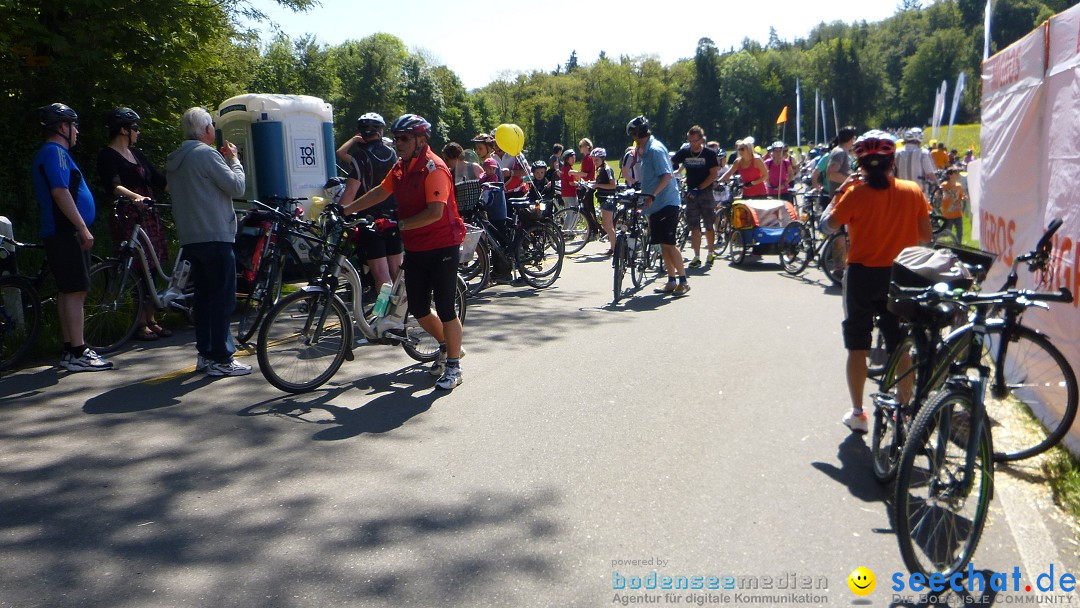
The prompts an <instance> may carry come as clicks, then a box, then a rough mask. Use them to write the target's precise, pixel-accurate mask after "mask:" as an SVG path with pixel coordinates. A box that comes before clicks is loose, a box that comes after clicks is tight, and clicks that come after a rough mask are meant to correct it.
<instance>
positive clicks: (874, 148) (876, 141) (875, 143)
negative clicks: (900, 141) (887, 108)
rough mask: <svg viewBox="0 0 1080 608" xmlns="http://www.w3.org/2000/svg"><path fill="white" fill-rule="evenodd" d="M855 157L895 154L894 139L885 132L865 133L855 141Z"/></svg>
mask: <svg viewBox="0 0 1080 608" xmlns="http://www.w3.org/2000/svg"><path fill="white" fill-rule="evenodd" d="M853 150H854V152H855V156H857V157H859V158H862V157H864V156H891V155H892V154H894V153H895V152H896V137H894V136H893V135H892V134H891V133H886V132H885V131H878V130H877V129H875V130H873V131H867V132H866V133H863V134H862V135H861V136H860V137H859V139H856V140H855V147H854V148H853Z"/></svg>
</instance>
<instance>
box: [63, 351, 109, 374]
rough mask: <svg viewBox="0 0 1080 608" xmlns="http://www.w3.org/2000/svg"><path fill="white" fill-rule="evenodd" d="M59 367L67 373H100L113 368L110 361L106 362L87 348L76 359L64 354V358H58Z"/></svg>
mask: <svg viewBox="0 0 1080 608" xmlns="http://www.w3.org/2000/svg"><path fill="white" fill-rule="evenodd" d="M60 366H61V367H63V368H65V369H67V370H68V371H69V372H100V371H102V370H106V369H112V368H113V364H112V361H106V360H105V359H103V358H102V357H101V355H99V354H97V353H95V352H94V349H92V348H87V349H86V350H84V351H83V353H82V354H81V355H79V356H78V357H76V356H75V355H72V354H70V353H64V356H63V357H61V358H60Z"/></svg>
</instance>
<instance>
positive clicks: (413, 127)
mask: <svg viewBox="0 0 1080 608" xmlns="http://www.w3.org/2000/svg"><path fill="white" fill-rule="evenodd" d="M390 131H391V132H393V133H412V134H413V135H428V134H429V133H430V132H431V123H430V122H428V121H427V120H425V119H424V117H423V116H418V115H416V114H402V115H401V116H399V117H398V119H397V120H395V121H394V124H393V125H391V126H390Z"/></svg>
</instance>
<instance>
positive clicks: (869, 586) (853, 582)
mask: <svg viewBox="0 0 1080 608" xmlns="http://www.w3.org/2000/svg"><path fill="white" fill-rule="evenodd" d="M847 586H848V589H851V592H852V593H854V594H855V595H870V592H872V591H873V590H874V587H876V586H877V577H875V576H874V573H873V572H871V571H870V569H869V568H864V567H862V566H859V567H858V568H856V569H855V570H853V571H852V572H851V574H849V575H848V579H847Z"/></svg>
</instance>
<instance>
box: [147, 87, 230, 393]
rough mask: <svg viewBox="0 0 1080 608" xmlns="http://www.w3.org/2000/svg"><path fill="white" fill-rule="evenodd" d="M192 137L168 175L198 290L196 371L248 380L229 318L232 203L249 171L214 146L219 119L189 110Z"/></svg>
mask: <svg viewBox="0 0 1080 608" xmlns="http://www.w3.org/2000/svg"><path fill="white" fill-rule="evenodd" d="M180 125H181V127H182V128H183V130H184V137H186V138H187V139H186V140H185V141H184V143H182V144H181V145H180V147H179V148H178V149H177V150H175V151H174V152H173V153H172V154H170V155H169V159H168V162H167V163H166V164H165V172H166V175H167V177H168V180H169V187H170V189H171V191H172V199H173V217H174V218H175V220H176V231H177V234H178V235H179V237H180V245H181V246H182V247H183V248H184V259H185V260H187V261H188V262H190V263H191V277H192V280H193V281H194V287H195V302H194V306H195V347H196V349H197V350H198V352H199V354H198V357H197V359H196V364H195V369H196V370H197V371H205V372H206V373H207V374H208V375H211V376H243V375H245V374H249V373H251V366H250V365H244V364H242V363H239V362H237V361H236V360H235V359H233V353H235V352H236V346H235V345H234V344H233V340H232V332H230V331H229V316H230V315H231V314H232V311H233V307H234V306H235V305H236V258H235V256H234V255H233V241H234V240H235V238H236V214H235V213H234V212H233V204H232V199H233V198H234V197H240V196H243V194H244V167H243V166H242V165H241V164H240V161H239V160H238V159H237V157H236V146H235V145H233V144H232V143H230V142H228V141H226V142H225V145H223V146H222V147H221V150H220V152H219V151H218V150H215V149H214V148H213V146H212V145H211V144H213V143H214V140H215V137H216V134H215V132H214V120H213V118H211V116H210V113H209V112H207V111H206V110H205V109H203V108H191V109H189V110H187V111H186V112H184V116H183V117H182V118H181V119H180Z"/></svg>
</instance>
